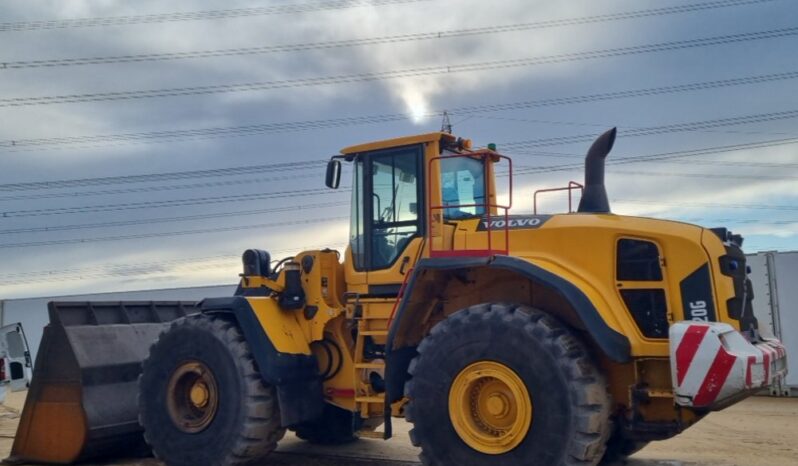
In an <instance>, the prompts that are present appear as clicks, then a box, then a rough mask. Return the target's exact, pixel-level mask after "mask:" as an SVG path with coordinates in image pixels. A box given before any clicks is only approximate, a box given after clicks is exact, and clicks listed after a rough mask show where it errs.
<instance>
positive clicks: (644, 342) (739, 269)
mask: <svg viewBox="0 0 798 466" xmlns="http://www.w3.org/2000/svg"><path fill="white" fill-rule="evenodd" d="M615 134H616V132H615V130H614V129H613V130H610V131H608V132H606V133H605V134H603V135H601V136H600V137H599V138H598V139H597V140H596V141H595V143H594V144H593V145H592V147H591V148H590V150H589V152H588V154H587V158H586V167H585V183H584V185H581V184H578V183H571V184H570V185H569V188H567V189H568V194H569V195H571V194H572V191H574V190H583V193H582V196H581V199H580V202H579V207H578V209H577V210H576V212H570V209H569V212H568V213H563V214H557V215H534V214H533V215H530V214H528V213H520V214H518V213H515V212H512V213H511V212H510V209H511V207H512V203H513V193H512V162H511V160H510V159H509V158H507V157H505V156H502V155H501V154H499V153H498V152H497V151H496V148H495V147H494V146H492V145H491V146H489V148H487V149H479V150H477V149H474V148H472V144H471V142H470V141H469V140H467V139H460V138H457V137H455V136H453V135H451V134H448V133H440V132H436V133H430V134H422V135H418V136H412V137H404V138H398V139H391V140H387V141H381V142H375V143H369V144H363V145H357V146H353V147H349V148H346V149H344V150H343V151H342V153H341V155H338V156H335V157H333V158H332V159H331V160H330V163H329V164H328V168H327V174H326V184H327V186H328V187H330V188H337V187H338V185H339V181H340V177H341V173H342V166H343V164H344V163H347V164H351V168H352V172H353V181H352V188H351V191H352V211H351V233H350V237H349V246H348V247H347V248H346V251H345V252H343V253H339V252H338V251H334V250H329V249H325V250H316V251H305V252H302V253H300V254H298V255H296V256H294V257H289V258H285V259H282V260H280V261H279V262H278V263H277V265H275V266H272V261H271V257H270V256H269V254H268V253H267V252H265V251H262V250H257V249H252V250H248V251H246V252H245V253H244V255H243V269H244V270H243V274H242V275H241V281H240V285H239V287H238V290H237V292H236V293H235V296H230V297H210V298H208V299H205V300H204V301H201V302H199V303H181V302H117V303H97V302H88V303H59V302H54V303H51V304H50V319H51V323H50V325H49V326H48V327H47V328H46V329H45V335H44V338H43V341H42V344H41V349H40V351H39V354H38V357H37V361H36V364H35V373H34V377H33V380H32V385H31V388H30V393H29V396H28V399H27V403H26V406H25V408H24V411H23V413H22V418H21V422H20V426H19V430H18V432H17V436H16V439H15V442H14V447H13V451H12V455H11V458H9V460H11V461H27V460H31V461H38V462H52V463H71V462H76V461H81V460H85V459H87V458H91V457H97V456H130V455H134V454H137V453H141V452H145V453H146V452H149V451H152V452H153V453H154V454H155V455H156V456H157V457H158V458H161V459H162V460H163V461H164V462H165V463H166V464H167V465H170V466H189V465H191V466H194V465H200V464H201V465H217V466H232V465H243V464H251V463H258V464H268V463H269V462H268V459H266V457H267V456H268V455H269V453H270V452H271V451H273V450H274V449H275V447H276V445H277V442H278V441H279V440H280V439H281V438H282V437H283V435H284V434H285V432H286V430H292V431H294V432H296V434H297V435H298V436H299V437H300V438H302V439H305V440H307V441H309V442H313V443H326V444H340V443H345V442H351V441H354V440H356V439H357V438H358V436H374V435H375V431H376V429H377V428H378V427H380V426H383V430H382V432H381V433H380V434H377V435H380V436H382V437H384V438H385V439H388V438H390V437H391V436H392V428H391V420H392V419H393V418H395V417H404V418H405V419H407V421H409V422H410V423H412V424H413V428H412V431H411V433H410V437H411V440H412V442H413V443H414V444H415V445H416V446H418V447H420V448H421V459H422V461H423V463H424V464H425V465H428V466H447V465H466V464H467V465H474V466H494V465H495V466H499V465H501V466H521V465H524V466H528V465H547V466H550V465H596V464H598V463H600V462H601V461H603V460H611V459H617V458H619V457H623V456H625V455H629V454H631V453H633V452H634V451H636V450H637V449H639V448H641V447H642V446H643V445H645V444H646V443H647V442H649V441H652V440H659V439H665V438H668V437H671V436H673V435H676V434H678V433H680V432H682V431H684V430H685V429H687V428H688V427H690V426H691V425H693V424H694V423H696V422H697V421H699V420H700V419H701V418H702V417H703V416H705V415H706V414H707V413H708V412H710V411H713V410H718V409H722V408H724V407H726V406H729V405H731V404H732V403H735V402H737V401H739V400H741V399H743V398H745V397H746V396H749V395H751V394H753V393H755V392H757V391H760V390H763V389H767V388H768V387H770V386H771V385H773V384H774V383H776V382H778V381H779V380H780V379H781V378H782V377H784V375H785V372H786V359H785V358H786V354H785V351H784V348H783V346H782V345H781V344H780V343H779V342H778V341H776V340H773V339H768V338H765V337H763V336H762V335H760V334H759V332H758V330H757V321H756V318H755V317H754V314H753V309H752V306H751V300H752V299H753V295H752V291H751V290H752V287H751V283H750V281H749V280H748V278H747V267H746V264H745V256H744V255H743V253H742V250H741V246H742V238H741V237H740V236H739V235H735V234H732V233H731V232H729V231H728V230H726V229H724V228H715V229H705V228H702V227H699V226H695V225H690V224H686V223H680V222H673V221H664V220H656V219H649V218H637V217H626V216H620V215H615V214H612V213H611V212H610V206H609V203H608V200H607V194H606V191H605V188H604V161H605V158H606V156H607V154H608V153H609V152H610V150H611V148H612V146H613V143H614V141H615ZM499 186H507V187H508V189H507V192H500V191H502V190H501V189H500V188H499Z"/></svg>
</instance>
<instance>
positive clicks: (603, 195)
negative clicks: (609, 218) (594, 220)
mask: <svg viewBox="0 0 798 466" xmlns="http://www.w3.org/2000/svg"><path fill="white" fill-rule="evenodd" d="M617 132H618V131H617V128H612V129H611V130H609V131H607V132H605V133H604V134H602V135H601V136H599V137H598V138H596V140H595V141H594V142H593V145H591V146H590V149H589V150H588V151H587V156H585V190H584V193H583V194H582V199H581V200H580V201H579V209H578V212H586V213H609V212H610V201H609V200H608V199H607V188H606V187H605V186H604V161H605V160H606V158H607V155H608V154H609V153H610V151H611V150H612V146H613V145H614V144H615V135H616V133H617Z"/></svg>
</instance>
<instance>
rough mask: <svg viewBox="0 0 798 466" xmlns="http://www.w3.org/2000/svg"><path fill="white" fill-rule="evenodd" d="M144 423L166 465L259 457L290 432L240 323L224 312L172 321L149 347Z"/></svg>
mask: <svg viewBox="0 0 798 466" xmlns="http://www.w3.org/2000/svg"><path fill="white" fill-rule="evenodd" d="M139 423H140V424H141V425H142V427H144V438H145V440H146V441H147V443H148V444H149V445H150V447H152V450H153V452H154V453H155V456H157V457H158V458H160V459H162V460H163V461H164V462H165V463H166V464H168V465H169V466H195V465H198V464H209V465H214V466H240V465H249V464H252V463H257V462H259V461H262V460H263V458H264V457H266V456H267V455H268V454H269V453H271V452H272V451H273V450H274V449H275V448H276V446H277V442H278V441H279V440H280V439H281V438H282V437H283V435H284V434H285V429H283V428H282V427H281V424H280V411H279V407H278V404H277V396H276V393H275V390H274V388H273V387H271V386H269V385H266V384H264V382H263V380H262V379H261V376H260V373H259V372H258V369H257V366H256V365H255V361H254V360H253V357H252V354H251V352H250V348H249V345H248V344H247V342H246V341H245V340H244V337H243V336H242V335H241V331H240V330H239V329H238V327H237V326H236V325H235V324H234V323H232V322H230V321H228V320H226V319H223V318H221V317H214V316H208V315H196V316H189V317H186V318H183V319H179V320H177V321H175V322H174V323H173V324H172V325H171V327H170V328H169V329H168V330H167V331H165V332H163V333H162V334H161V335H160V337H159V338H158V340H157V341H156V342H155V343H154V344H153V345H152V347H151V348H150V355H149V357H148V358H147V359H146V360H145V361H144V364H143V371H142V374H141V376H140V377H139Z"/></svg>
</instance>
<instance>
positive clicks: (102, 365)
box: [5, 301, 197, 464]
mask: <svg viewBox="0 0 798 466" xmlns="http://www.w3.org/2000/svg"><path fill="white" fill-rule="evenodd" d="M48 307H49V316H50V324H49V325H47V326H46V327H45V328H44V335H43V337H42V341H41V344H40V345H39V353H38V354H37V356H36V363H35V365H34V370H33V379H32V381H31V386H30V390H29V391H28V397H27V399H26V401H25V407H24V408H23V411H22V415H21V419H20V423H19V427H18V428H17V434H16V437H15V440H14V446H13V448H12V450H11V456H10V457H9V458H7V459H6V460H5V462H12V463H18V462H23V461H33V462H44V463H60V464H68V463H73V462H76V461H81V460H85V459H88V458H96V457H102V456H141V454H142V453H149V450H148V449H147V447H146V445H145V444H144V441H143V437H142V429H141V427H140V426H139V423H138V403H137V400H136V398H137V396H138V387H137V380H138V376H139V374H140V373H141V363H142V361H143V360H144V359H145V358H146V357H147V355H148V353H149V349H150V345H152V343H154V342H155V340H156V339H157V338H158V335H159V334H160V333H161V331H163V330H165V329H166V328H167V327H168V326H169V323H170V322H171V321H173V320H175V319H177V318H180V317H183V316H185V315H188V314H191V313H195V312H197V309H196V303H194V302H157V301H156V302H152V301H146V302H142V301H132V302H51V303H49V306H48Z"/></svg>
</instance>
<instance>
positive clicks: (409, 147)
mask: <svg viewBox="0 0 798 466" xmlns="http://www.w3.org/2000/svg"><path fill="white" fill-rule="evenodd" d="M470 147H471V142H470V141H468V140H463V139H458V138H455V137H454V136H452V135H450V134H447V133H429V134H425V135H420V136H413V137H409V138H398V139H393V140H389V141H381V142H379V143H373V144H364V145H359V146H354V147H349V148H346V149H344V150H342V153H343V155H340V156H335V157H333V158H332V159H331V160H330V163H329V164H328V167H327V179H326V184H327V186H328V187H331V188H336V187H337V186H338V184H339V180H340V176H341V172H342V169H341V160H342V159H343V160H344V161H347V162H352V172H353V175H352V176H353V181H352V204H351V225H350V237H349V251H350V253H351V259H352V265H353V267H354V270H356V271H377V270H388V269H390V268H392V267H393V266H394V265H396V264H397V261H402V262H405V263H409V264H410V265H412V263H414V262H415V260H417V259H418V257H419V253H420V251H421V250H422V249H423V247H424V246H423V239H424V237H433V238H434V237H436V236H441V232H442V230H443V229H444V225H448V226H449V227H451V225H452V224H454V223H456V222H460V221H464V220H472V219H479V218H483V217H484V216H485V215H486V214H487V213H488V211H489V210H491V209H489V208H488V206H490V205H492V204H495V201H493V199H494V198H495V196H494V195H490V194H489V193H491V192H492V191H491V190H492V189H493V183H492V182H491V181H490V178H491V175H492V169H490V168H489V167H488V166H486V165H490V164H487V162H486V161H487V160H488V159H489V157H487V156H486V151H475V152H471V151H470ZM490 154H491V155H493V154H495V153H494V152H490ZM495 155H496V156H498V154H495ZM427 177H430V179H429V180H427ZM428 204H431V206H430V205H428ZM493 210H495V209H493ZM430 223H432V225H430ZM445 236H450V235H448V234H446V235H445ZM440 242H446V241H440ZM427 247H429V246H427ZM437 248H438V249H439V248H440V245H437ZM406 268H407V267H403V268H402V270H400V272H401V273H402V275H403V274H404V269H406Z"/></svg>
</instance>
